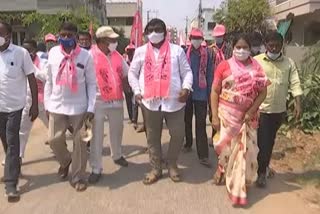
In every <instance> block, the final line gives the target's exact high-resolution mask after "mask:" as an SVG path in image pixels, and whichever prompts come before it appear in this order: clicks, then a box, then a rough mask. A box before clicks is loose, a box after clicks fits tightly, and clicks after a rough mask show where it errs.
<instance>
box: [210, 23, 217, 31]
mask: <svg viewBox="0 0 320 214" xmlns="http://www.w3.org/2000/svg"><path fill="white" fill-rule="evenodd" d="M215 26H216V23H215V22H208V30H213V28H214V27H215Z"/></svg>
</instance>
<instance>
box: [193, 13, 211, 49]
mask: <svg viewBox="0 0 320 214" xmlns="http://www.w3.org/2000/svg"><path fill="white" fill-rule="evenodd" d="M214 12H215V9H214V8H203V9H202V20H201V24H200V26H201V28H202V30H203V34H204V39H205V40H206V41H207V42H209V43H210V42H212V41H213V37H212V31H213V28H214V27H215V26H216V23H215V21H214V20H213V15H214ZM198 26H199V25H198V17H196V18H194V19H193V20H192V21H191V24H190V29H189V32H190V31H191V29H192V28H198Z"/></svg>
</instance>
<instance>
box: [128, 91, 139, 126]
mask: <svg viewBox="0 0 320 214" xmlns="http://www.w3.org/2000/svg"><path fill="white" fill-rule="evenodd" d="M125 97H126V103H127V109H128V114H129V119H130V120H131V121H132V122H133V123H137V122H138V112H139V111H138V105H137V104H134V103H133V102H132V99H133V97H134V93H133V92H126V93H125Z"/></svg>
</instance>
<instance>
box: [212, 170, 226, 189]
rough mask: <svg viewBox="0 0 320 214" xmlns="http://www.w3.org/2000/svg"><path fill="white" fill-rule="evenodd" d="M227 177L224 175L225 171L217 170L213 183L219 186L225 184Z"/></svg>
mask: <svg viewBox="0 0 320 214" xmlns="http://www.w3.org/2000/svg"><path fill="white" fill-rule="evenodd" d="M225 182H226V181H225V177H224V173H222V172H219V171H218V170H217V171H216V173H215V174H214V176H213V183H214V184H215V185H217V186H220V185H224V184H225Z"/></svg>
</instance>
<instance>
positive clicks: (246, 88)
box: [228, 57, 270, 95]
mask: <svg viewBox="0 0 320 214" xmlns="http://www.w3.org/2000/svg"><path fill="white" fill-rule="evenodd" d="M250 60H251V67H249V68H248V67H245V66H244V65H243V64H242V63H241V62H239V61H238V60H236V59H235V58H234V57H232V58H230V59H229V60H228V63H229V65H230V69H231V73H232V75H233V77H234V79H235V85H236V88H237V90H238V92H239V93H240V94H243V95H248V94H250V93H253V92H256V93H258V92H259V91H260V90H262V89H263V88H264V87H266V86H267V85H269V84H270V81H269V80H268V78H267V76H266V75H265V72H264V71H263V69H262V67H261V66H260V64H259V63H258V62H257V60H255V59H254V58H252V57H250Z"/></svg>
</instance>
